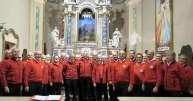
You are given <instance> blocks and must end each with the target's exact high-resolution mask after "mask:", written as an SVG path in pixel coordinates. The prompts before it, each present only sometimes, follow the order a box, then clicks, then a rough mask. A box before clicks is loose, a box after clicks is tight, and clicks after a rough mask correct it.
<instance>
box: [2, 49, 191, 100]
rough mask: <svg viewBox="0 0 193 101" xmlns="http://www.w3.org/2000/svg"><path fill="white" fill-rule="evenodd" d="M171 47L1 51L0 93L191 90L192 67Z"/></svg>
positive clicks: (84, 96) (77, 95) (87, 95)
mask: <svg viewBox="0 0 193 101" xmlns="http://www.w3.org/2000/svg"><path fill="white" fill-rule="evenodd" d="M177 60H178V61H176V54H175V52H173V51H166V52H163V53H158V52H156V53H154V52H153V51H148V52H147V53H143V54H141V53H135V51H134V50H130V51H129V56H128V57H127V56H126V53H125V52H124V51H121V52H119V54H115V53H113V54H112V55H110V56H109V57H108V58H105V57H103V56H97V55H93V56H92V57H91V56H89V55H88V53H87V52H85V53H83V54H82V55H81V56H80V55H73V54H70V55H64V54H63V55H61V56H60V57H59V56H52V57H51V56H50V55H42V53H41V52H40V51H36V52H34V54H32V53H29V54H28V56H27V59H21V57H20V56H19V50H18V49H13V50H11V51H9V50H8V51H6V52H5V58H4V59H3V60H2V61H1V62H0V95H1V96H33V95H50V94H57V95H58V94H65V100H66V101H71V100H73V101H102V99H103V101H108V100H109V101H117V100H118V99H117V97H121V96H192V95H191V94H192V93H191V91H190V90H189V89H190V87H191V85H192V84H193V71H192V67H191V66H190V65H189V64H188V62H187V56H186V55H184V54H179V56H178V59H177Z"/></svg>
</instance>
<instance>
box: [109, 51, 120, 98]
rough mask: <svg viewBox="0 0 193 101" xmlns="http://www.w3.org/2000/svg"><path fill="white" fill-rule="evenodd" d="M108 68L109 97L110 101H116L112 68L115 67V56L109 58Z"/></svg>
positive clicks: (116, 60) (116, 59)
mask: <svg viewBox="0 0 193 101" xmlns="http://www.w3.org/2000/svg"><path fill="white" fill-rule="evenodd" d="M110 59H111V60H110V61H109V66H108V68H107V69H108V87H109V90H108V91H109V96H110V101H117V96H116V92H115V86H114V68H115V67H116V65H117V62H118V57H117V55H116V54H113V55H112V57H110Z"/></svg>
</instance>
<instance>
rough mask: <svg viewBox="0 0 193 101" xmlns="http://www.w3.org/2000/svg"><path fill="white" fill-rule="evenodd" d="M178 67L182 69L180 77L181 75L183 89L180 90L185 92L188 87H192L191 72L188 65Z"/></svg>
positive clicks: (192, 73) (192, 77)
mask: <svg viewBox="0 0 193 101" xmlns="http://www.w3.org/2000/svg"><path fill="white" fill-rule="evenodd" d="M180 67H181V68H182V71H181V72H182V75H183V78H184V79H183V84H182V85H183V88H182V90H184V91H186V90H188V89H189V87H190V86H192V85H191V84H192V80H193V70H192V67H191V66H190V65H187V64H180Z"/></svg>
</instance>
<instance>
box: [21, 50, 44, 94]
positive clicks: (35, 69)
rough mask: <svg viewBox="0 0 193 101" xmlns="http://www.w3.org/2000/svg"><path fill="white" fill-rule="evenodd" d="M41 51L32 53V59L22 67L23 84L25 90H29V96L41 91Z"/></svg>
mask: <svg viewBox="0 0 193 101" xmlns="http://www.w3.org/2000/svg"><path fill="white" fill-rule="evenodd" d="M41 55H42V54H41V52H40V51H36V52H35V53H34V59H33V60H32V61H31V62H28V63H27V65H25V66H27V67H25V69H24V85H25V91H26V92H29V95H30V96H33V95H38V94H41V93H42V81H43V69H44V65H43V64H42V62H41Z"/></svg>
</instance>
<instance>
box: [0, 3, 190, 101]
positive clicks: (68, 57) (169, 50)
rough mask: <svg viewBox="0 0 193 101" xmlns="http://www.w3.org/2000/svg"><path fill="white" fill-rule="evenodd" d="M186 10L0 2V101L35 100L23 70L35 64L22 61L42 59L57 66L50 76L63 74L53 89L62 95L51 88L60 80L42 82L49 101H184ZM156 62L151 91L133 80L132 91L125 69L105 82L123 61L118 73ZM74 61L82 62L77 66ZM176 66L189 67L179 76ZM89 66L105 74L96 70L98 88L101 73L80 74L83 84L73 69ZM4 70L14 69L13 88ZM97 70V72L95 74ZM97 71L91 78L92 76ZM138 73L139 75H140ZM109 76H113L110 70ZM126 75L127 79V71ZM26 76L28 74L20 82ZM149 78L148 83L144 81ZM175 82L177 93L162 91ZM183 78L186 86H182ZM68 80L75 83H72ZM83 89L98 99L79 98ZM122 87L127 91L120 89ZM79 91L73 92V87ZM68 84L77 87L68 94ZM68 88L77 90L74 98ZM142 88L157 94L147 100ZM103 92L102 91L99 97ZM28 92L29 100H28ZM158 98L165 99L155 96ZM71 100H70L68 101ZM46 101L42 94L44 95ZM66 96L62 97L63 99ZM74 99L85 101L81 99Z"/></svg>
mask: <svg viewBox="0 0 193 101" xmlns="http://www.w3.org/2000/svg"><path fill="white" fill-rule="evenodd" d="M192 9H193V0H185V1H182V0H0V80H1V81H2V82H1V81H0V86H1V87H0V90H1V91H0V92H2V93H0V96H10V95H11V96H33V95H37V94H38V93H37V92H35V91H33V87H32V88H31V87H30V86H35V88H36V89H37V87H38V84H39V81H38V80H39V79H38V80H35V81H38V82H31V81H33V79H34V78H36V77H34V78H33V77H32V78H31V79H29V78H30V77H31V76H30V69H29V70H28V69H26V67H27V65H29V67H30V68H33V69H34V68H36V67H38V66H39V64H38V63H36V62H37V61H36V60H34V61H35V62H34V61H33V60H32V61H31V60H29V61H28V58H29V57H30V56H31V58H32V59H33V58H34V59H36V58H42V59H45V61H46V59H47V58H50V61H53V62H57V61H59V62H60V64H57V63H53V64H52V65H51V67H50V68H52V67H53V68H54V66H56V67H57V68H59V67H60V66H61V65H62V66H61V68H62V70H61V71H60V70H59V69H57V70H58V71H59V72H62V73H63V72H64V68H65V73H66V74H65V75H63V74H64V73H63V74H61V75H62V76H63V77H62V78H63V80H62V81H61V84H62V85H64V87H63V86H59V85H58V83H54V82H55V81H57V79H59V78H60V75H56V78H55V79H53V78H54V76H53V77H52V76H51V77H50V80H48V82H51V81H52V80H51V79H53V82H51V83H50V85H53V89H54V90H53V91H50V92H52V93H51V94H56V95H59V94H61V93H62V94H64V92H65V95H66V96H65V98H66V99H65V101H71V100H68V96H67V93H69V92H70V93H72V94H71V95H72V96H73V97H72V99H73V101H117V99H116V97H119V94H120V96H129V97H131V96H142V97H144V96H150V97H152V96H153V97H154V96H156V97H157V96H158V97H162V96H169V97H179V96H180V97H184V96H188V97H189V96H191V97H192V96H193V70H192V69H193V68H192V66H193V50H192V48H193V39H192V38H193V28H192V26H193V13H192ZM9 53H10V54H11V56H12V57H15V56H16V57H17V58H19V60H20V61H22V63H21V64H22V65H21V64H18V63H17V64H16V63H14V62H11V61H10V60H7V61H6V60H5V59H6V56H7V55H8V54H9ZM39 55H41V56H39ZM38 56H39V57H38ZM159 56H160V57H161V60H162V61H161V62H159V63H158V62H155V64H156V66H157V67H158V68H159V66H158V64H159V65H162V62H163V66H160V67H163V70H160V69H158V70H159V71H161V72H163V73H157V72H156V73H157V74H155V75H156V76H155V75H154V76H155V78H157V79H159V81H160V82H157V81H158V80H157V79H156V82H153V83H152V81H151V80H149V81H148V80H146V79H143V78H142V80H141V81H140V79H141V78H140V76H139V81H140V82H141V83H142V86H141V85H140V86H139V87H138V86H135V83H136V82H137V81H138V80H137V81H136V80H135V75H134V74H135V73H134V74H133V73H132V70H133V69H129V72H128V73H127V72H126V71H128V70H127V69H125V70H123V71H121V70H118V71H120V72H118V71H117V72H116V73H117V74H116V73H115V74H112V75H110V74H111V73H109V72H110V71H113V70H114V69H108V68H111V67H112V68H114V67H116V66H117V68H122V66H121V65H123V64H124V62H123V61H124V59H122V58H125V59H126V60H125V61H127V62H126V63H125V64H124V65H123V68H127V65H128V68H129V67H132V68H134V67H135V66H136V67H137V65H136V64H138V61H140V58H142V59H143V60H141V61H142V63H141V64H142V65H141V66H139V67H143V68H144V67H145V66H146V65H148V66H149V67H150V68H151V65H150V64H153V63H154V62H153V61H154V60H155V61H156V59H157V58H159ZM172 57H173V58H172ZM63 58H64V59H63ZM74 58H75V59H74ZM82 58H83V60H81V59H82ZM87 58H89V59H88V60H87V62H86V63H84V61H85V60H84V59H87ZM114 58H117V61H119V60H120V61H121V62H120V63H119V62H118V63H117V64H118V65H117V64H116V66H115V65H113V66H111V65H112V64H114V63H113V62H112V61H114ZM146 58H147V60H146ZM10 59H12V58H10ZM62 59H63V60H62ZM172 59H173V60H172ZM183 59H185V60H186V65H188V66H189V67H187V68H186V69H178V67H179V68H181V67H182V68H183V66H184V67H185V65H184V64H183V65H182V64H181V62H184V61H185V60H184V61H183ZM16 60H17V59H16ZM16 60H14V61H16ZM95 60H96V61H97V62H99V64H100V62H101V61H102V62H101V63H102V64H103V63H104V64H105V66H104V68H107V69H106V70H104V68H103V70H102V71H103V72H104V71H105V72H107V75H108V76H107V77H106V78H105V76H104V75H103V77H102V78H103V79H102V80H101V81H99V83H97V77H98V76H99V77H100V73H101V72H99V74H97V73H95V74H93V71H92V73H91V77H90V78H89V77H87V76H88V75H89V73H87V74H88V75H87V74H85V75H87V76H86V77H84V75H83V76H82V75H81V67H82V68H83V67H87V68H89V66H90V65H91V66H90V67H92V68H95V67H97V66H98V65H99V64H97V63H95V62H96V61H95ZM42 61H43V60H41V62H42ZM61 61H62V62H61ZM69 61H70V63H71V62H73V61H75V63H76V64H77V65H78V66H77V68H78V69H77V72H76V73H77V78H76V76H74V77H70V76H72V75H76V73H74V72H70V73H72V74H69V78H68V69H69V67H73V66H74V68H76V66H75V65H73V66H71V65H72V64H70V63H68V62H69ZM165 61H166V63H165ZM168 61H172V62H171V64H172V63H173V62H175V63H174V64H173V65H170V62H168ZM184 63H185V62H184ZM4 64H9V65H4ZM13 64H15V65H13ZM45 64H46V63H45ZM83 64H84V65H83ZM16 65H17V66H16ZM85 65H86V66H85ZM106 65H108V66H106ZM6 66H7V67H6ZM33 66H34V67H33ZM42 66H44V63H41V67H40V68H39V69H42V68H43V70H44V67H42ZM148 66H147V67H148ZM156 66H155V67H156ZM169 66H171V68H174V69H168V68H167V67H169ZM9 67H13V69H14V68H15V67H18V68H20V69H21V68H22V73H21V75H22V78H21V79H22V80H21V81H19V80H15V81H14V80H13V81H10V79H13V78H14V77H12V78H11V77H10V78H9V77H7V76H9V74H10V75H11V73H7V72H8V71H9V70H10V71H12V70H11V69H10V68H9ZM45 67H46V65H45ZM98 67H99V68H100V66H98ZM98 67H97V68H96V69H93V70H95V71H97V70H98ZM157 67H156V68H157ZM152 68H153V67H152ZM33 69H32V71H33ZM36 69H37V68H36ZM39 69H38V71H39ZM14 70H15V69H14ZM43 70H42V71H43ZM70 70H71V69H70ZM70 70H69V71H70ZM83 70H85V69H83ZM143 70H144V71H145V70H146V69H143ZM152 70H153V69H152ZM156 70H157V69H156ZM10 71H9V72H10ZM18 71H19V70H18ZM50 71H51V73H52V72H55V71H54V69H53V71H52V69H50ZM72 71H74V70H72ZM99 71H100V70H99ZM114 71H116V69H115V70H114ZM133 71H134V72H135V69H134V70H133ZM147 71H148V70H147ZM170 71H171V72H172V73H173V72H175V73H182V74H172V73H171V74H169V72H170ZM178 71H187V72H178ZM13 72H14V71H13ZM35 72H37V71H35ZM48 72H49V70H48ZM103 72H102V73H103ZM140 72H141V71H140ZM142 72H143V71H142ZM14 73H15V72H14ZM14 73H13V75H17V76H16V77H15V79H17V78H19V77H18V75H19V73H20V72H16V73H15V74H14ZM17 73H18V74H17ZM27 73H29V74H28V75H27ZM118 73H123V74H125V75H127V74H128V78H129V80H126V81H124V80H123V81H121V80H122V79H124V77H125V78H127V76H123V74H122V75H121V74H118ZM145 73H146V72H144V75H145V77H146V76H147V74H145ZM183 73H185V74H184V75H186V74H187V75H186V76H187V77H185V76H182V77H181V76H176V75H183ZM43 74H44V73H43ZM43 74H41V75H42V82H41V84H42V85H44V84H43V81H44V80H43V77H44V75H43ZM56 74H57V73H56ZM83 74H84V73H83ZM38 75H39V74H38ZM50 75H51V74H50ZM53 75H54V73H53ZM93 75H94V77H93ZM101 75H102V74H101ZM116 75H119V76H118V77H123V78H119V79H121V80H120V82H119V80H118V81H116V80H115V79H117V78H116ZM136 75H137V74H136ZM139 75H140V73H139ZM152 75H153V74H152ZM162 75H163V76H162ZM171 75H172V76H171ZM154 76H152V78H153V77H154ZM170 76H171V78H170ZM175 76H176V78H177V77H179V79H182V81H183V82H182V83H183V84H181V83H180V84H181V86H180V90H179V89H178V86H176V85H175V84H174V85H173V86H175V87H174V88H171V89H169V88H168V85H171V84H168V85H167V82H166V81H167V80H168V78H169V79H173V82H172V83H176V82H177V83H178V82H180V80H178V78H177V79H176V78H175ZM38 77H39V76H37V78H38ZM132 77H133V78H132ZM142 77H143V76H142ZM147 77H148V76H147ZM37 78H36V79H37ZM48 78H49V76H48ZM93 78H94V79H93ZM183 78H188V79H187V80H185V79H183ZM104 79H105V80H106V79H107V82H106V83H105V84H106V85H105V84H103V83H102V82H103V81H104ZM133 79H134V80H133ZM153 79H154V78H153ZM30 80H31V81H30ZM75 80H77V81H76V82H77V83H76V82H75ZM17 81H18V82H19V83H18V84H21V85H22V87H23V89H24V90H23V91H21V93H20V94H19V95H17V94H16V95H14V90H15V91H16V90H17V89H16V87H15V86H17V85H16V82H17ZM81 81H82V82H83V81H84V83H83V84H85V86H84V87H82V86H81V85H82V82H81ZM135 81H136V82H135ZM150 81H151V83H150ZM169 81H172V80H169ZM169 81H168V82H169ZM188 81H189V82H188ZM9 82H10V83H9ZM13 82H14V83H13ZM90 82H92V84H91V85H92V87H93V86H94V87H96V92H97V91H98V93H96V98H95V100H94V97H93V96H94V95H93V96H92V95H89V92H92V91H89V90H86V91H85V92H84V90H85V89H90V88H92V87H91V85H90V84H89V83H90ZM95 82H96V83H95ZM125 82H126V83H128V84H125ZM165 82H166V83H165ZM66 83H67V84H66ZM68 83H69V84H68ZM79 83H80V86H81V87H78V85H79ZM154 83H156V86H155V87H154V88H151V87H152V84H153V85H155V84H154ZM162 83H163V84H162ZM9 84H10V85H13V86H14V87H10V86H9ZM75 84H78V85H77V86H76V87H75V86H73V87H71V86H69V85H75ZM26 85H27V86H26ZM48 85H49V84H48ZM50 85H49V86H50ZM109 85H111V86H112V87H111V86H109ZM184 85H188V86H189V87H188V88H186V90H184V89H185V87H183V86H184ZM68 86H69V87H68ZM97 86H98V87H97ZM107 86H108V87H107ZM157 86H158V88H156V87H157ZM89 87H90V88H89ZM105 87H106V88H105ZM121 87H122V88H121ZM124 87H126V88H124ZM136 87H138V88H136ZM148 87H149V88H148ZM161 87H163V89H166V90H167V92H164V91H163V92H161V91H160V90H158V89H159V88H161ZM169 87H170V86H169ZM11 88H13V89H11ZM35 88H34V89H35ZM67 88H69V89H67ZM70 88H72V89H73V90H72V89H70ZM76 88H77V89H79V90H77V91H76V90H75V89H76ZM141 88H142V89H143V90H144V91H142V92H143V93H141V92H139V90H137V89H140V90H141ZM146 88H147V89H150V88H151V89H152V90H153V91H152V92H156V91H157V92H158V94H155V93H152V92H151V91H150V92H148V91H147V89H146ZM183 88H184V89H183ZM41 89H42V91H41V93H42V92H43V95H44V93H45V92H49V91H47V90H48V89H49V87H48V88H41ZM56 89H60V90H59V91H61V93H58V91H57V90H56ZM66 89H67V91H66ZM93 89H94V88H93ZM104 89H106V90H109V91H105V90H104ZM114 89H115V91H114ZM117 89H118V90H117ZM121 89H122V90H121ZM176 89H177V90H176ZM11 90H13V94H11ZM25 90H27V91H29V92H28V93H29V94H26V93H24V92H25ZM30 90H32V91H33V92H32V91H31V92H30ZM45 90H46V91H45ZM62 90H64V92H62ZM68 90H69V92H68ZM71 90H72V91H71ZM110 90H112V91H110ZM135 90H136V91H135ZM129 91H131V92H132V94H130V92H129ZM159 91H160V92H161V93H166V94H168V95H163V94H159V93H160V92H159ZM3 92H5V93H6V92H7V93H9V94H5V93H3ZM53 92H54V93H53ZM80 92H81V93H80ZM107 92H108V93H107ZM114 92H115V94H114ZM133 92H134V93H133ZM184 92H185V94H184ZM39 93H40V92H39ZM41 93H40V94H41ZM99 93H100V94H101V95H100V94H99ZM117 93H118V94H117ZM171 93H172V94H171ZM76 94H77V96H78V98H76V96H75V95H76ZM81 94H82V95H81ZM105 94H107V95H108V96H109V99H108V98H106V97H105V96H106V95H105ZM136 94H137V95H136ZM46 95H49V94H48V93H46ZM71 95H69V99H70V97H71ZM74 96H75V97H74ZM82 96H85V98H84V97H82ZM100 97H101V98H100ZM102 99H103V100H102ZM121 101H122V100H121ZM160 101H161V100H160Z"/></svg>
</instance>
